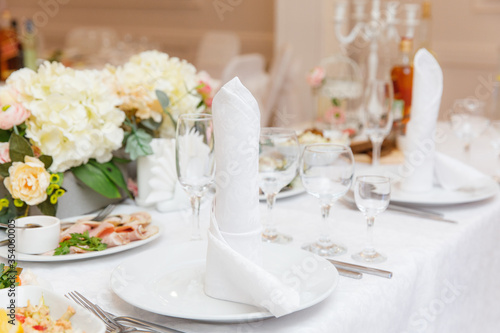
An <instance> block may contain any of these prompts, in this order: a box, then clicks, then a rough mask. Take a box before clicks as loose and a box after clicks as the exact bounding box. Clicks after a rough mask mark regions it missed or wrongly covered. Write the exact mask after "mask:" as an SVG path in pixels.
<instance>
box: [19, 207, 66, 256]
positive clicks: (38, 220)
mask: <svg viewBox="0 0 500 333" xmlns="http://www.w3.org/2000/svg"><path fill="white" fill-rule="evenodd" d="M30 223H32V224H39V225H41V227H37V228H28V229H14V230H15V250H16V251H17V252H20V253H25V254H41V253H45V252H47V251H51V250H54V249H55V248H56V247H58V246H59V237H60V234H61V220H59V219H58V218H57V217H54V216H46V215H34V216H27V217H21V218H19V219H16V223H15V224H16V227H23V226H25V225H27V224H30Z"/></svg>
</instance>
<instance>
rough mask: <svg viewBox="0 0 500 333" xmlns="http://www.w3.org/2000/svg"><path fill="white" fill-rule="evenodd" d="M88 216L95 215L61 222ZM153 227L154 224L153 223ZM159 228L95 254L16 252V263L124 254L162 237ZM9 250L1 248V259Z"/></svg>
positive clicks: (68, 219)
mask: <svg viewBox="0 0 500 333" xmlns="http://www.w3.org/2000/svg"><path fill="white" fill-rule="evenodd" d="M86 216H93V215H83V216H76V217H70V218H66V219H63V220H61V221H62V222H66V221H76V220H77V219H80V218H83V217H86ZM152 224H153V225H156V224H154V222H152ZM157 226H158V233H156V234H155V235H153V236H151V237H149V238H146V239H143V240H140V241H133V242H130V243H128V244H125V245H120V246H115V247H111V248H109V249H106V250H102V251H94V252H88V253H75V254H65V255H60V256H47V255H41V254H24V253H19V252H16V261H33V262H35V261H36V262H52V261H72V260H81V259H89V258H95V257H101V256H106V255H108V254H113V253H117V252H123V251H127V250H130V249H133V248H136V247H138V246H142V245H146V244H148V243H150V242H152V241H154V240H155V239H157V238H158V237H160V235H161V233H162V227H161V226H159V225H157ZM7 250H8V248H7V246H2V247H0V257H2V258H5V259H7V258H8V255H9V253H8V252H7Z"/></svg>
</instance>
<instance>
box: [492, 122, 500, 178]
mask: <svg viewBox="0 0 500 333" xmlns="http://www.w3.org/2000/svg"><path fill="white" fill-rule="evenodd" d="M490 126H491V129H492V131H493V139H492V140H491V142H490V143H491V146H492V147H493V149H494V150H495V157H496V159H497V163H496V166H495V170H497V171H496V173H495V174H494V175H493V178H494V179H495V180H496V181H497V182H500V171H499V170H500V164H499V162H500V120H495V121H493V122H492V123H491V124H490Z"/></svg>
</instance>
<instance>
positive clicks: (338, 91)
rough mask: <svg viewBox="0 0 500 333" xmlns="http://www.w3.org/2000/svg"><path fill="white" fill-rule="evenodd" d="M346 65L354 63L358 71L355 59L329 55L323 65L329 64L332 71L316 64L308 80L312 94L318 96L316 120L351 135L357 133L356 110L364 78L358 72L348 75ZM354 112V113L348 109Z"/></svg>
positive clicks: (354, 69)
mask: <svg viewBox="0 0 500 333" xmlns="http://www.w3.org/2000/svg"><path fill="white" fill-rule="evenodd" d="M346 64H348V65H350V66H352V67H347V68H352V72H353V73H358V71H357V70H356V68H357V67H356V65H355V64H353V63H352V60H344V59H343V58H339V59H338V58H336V57H333V58H327V59H326V61H324V65H326V66H329V69H330V71H329V73H336V74H335V75H333V74H331V75H330V76H328V75H327V70H326V69H325V67H323V66H315V67H314V68H313V69H312V70H311V71H310V72H309V74H308V75H307V83H308V84H309V86H310V87H311V89H312V91H313V93H314V94H315V95H318V100H317V101H318V118H317V122H318V123H320V124H322V126H324V125H327V126H328V127H329V129H335V130H338V131H341V132H343V133H345V134H348V135H349V136H350V137H352V136H354V135H355V134H356V133H357V128H358V127H359V124H358V120H357V116H356V115H355V114H353V113H355V111H356V109H357V106H356V103H357V101H359V98H360V96H361V91H362V85H361V81H360V80H361V79H360V78H359V77H357V76H356V75H353V77H349V75H347V73H349V71H348V70H347V71H346ZM349 111H354V112H349Z"/></svg>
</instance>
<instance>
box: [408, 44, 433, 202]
mask: <svg viewBox="0 0 500 333" xmlns="http://www.w3.org/2000/svg"><path fill="white" fill-rule="evenodd" d="M413 66H414V67H413V92H412V107H411V118H410V121H409V123H408V126H407V130H406V139H405V144H404V148H403V150H404V154H405V169H406V171H407V174H406V175H405V177H404V179H403V181H402V183H401V188H402V189H403V190H405V191H412V192H425V191H430V190H431V189H432V187H433V183H434V151H435V140H434V135H435V130H436V124H437V118H438V114H439V107H440V105H441V95H442V93H443V71H442V70H441V67H440V66H439V64H438V62H437V61H436V59H435V58H434V57H433V56H432V54H430V53H429V51H427V50H426V49H420V50H418V52H417V54H416V55H415V59H414V61H413Z"/></svg>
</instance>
